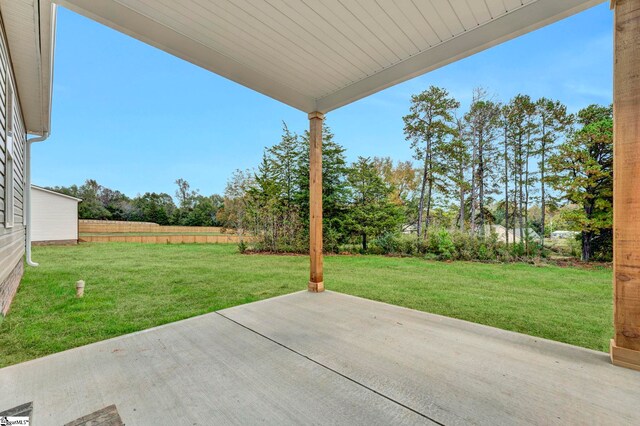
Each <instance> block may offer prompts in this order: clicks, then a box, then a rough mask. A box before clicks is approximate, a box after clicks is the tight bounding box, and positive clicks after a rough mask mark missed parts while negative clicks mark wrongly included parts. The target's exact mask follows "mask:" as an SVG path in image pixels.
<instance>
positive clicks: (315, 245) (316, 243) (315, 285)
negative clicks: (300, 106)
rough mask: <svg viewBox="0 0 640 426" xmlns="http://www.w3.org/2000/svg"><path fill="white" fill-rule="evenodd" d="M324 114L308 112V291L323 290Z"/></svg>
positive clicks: (316, 291)
mask: <svg viewBox="0 0 640 426" xmlns="http://www.w3.org/2000/svg"><path fill="white" fill-rule="evenodd" d="M323 120H324V114H322V113H319V112H312V113H310V114H309V256H310V257H311V271H310V276H309V287H308V288H309V291H312V292H314V293H318V292H321V291H324V281H323V276H322V121H323Z"/></svg>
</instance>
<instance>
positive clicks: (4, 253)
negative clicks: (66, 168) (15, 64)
mask: <svg viewBox="0 0 640 426" xmlns="http://www.w3.org/2000/svg"><path fill="white" fill-rule="evenodd" d="M8 64H9V55H8V52H7V42H6V37H5V33H4V25H3V24H2V21H1V19H0V283H2V282H3V281H4V280H5V279H6V278H7V276H8V275H9V273H10V272H11V271H12V270H13V268H14V267H15V266H16V264H17V263H18V262H19V261H20V259H22V257H23V256H24V248H25V227H24V225H23V222H24V221H23V214H24V203H23V200H24V189H25V185H24V182H25V176H24V160H25V157H24V154H25V145H26V133H25V126H24V120H23V117H22V112H21V110H20V102H19V101H18V98H17V96H15V95H14V103H13V108H12V109H13V111H7V107H8V100H7V93H8V90H7V84H9V78H8V76H7V70H8ZM10 72H11V71H10ZM13 81H15V80H14V79H11V84H13ZM13 93H14V94H15V93H17V91H16V88H15V86H14V87H13ZM8 114H12V115H13V133H14V137H13V165H14V169H13V178H14V199H13V200H5V185H6V182H5V179H6V175H7V173H6V151H7V146H6V145H7V116H8ZM8 202H13V205H14V220H13V227H12V228H6V227H5V211H6V206H7V203H8Z"/></svg>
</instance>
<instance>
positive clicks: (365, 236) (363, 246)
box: [362, 233, 367, 252]
mask: <svg viewBox="0 0 640 426" xmlns="http://www.w3.org/2000/svg"><path fill="white" fill-rule="evenodd" d="M362 250H363V251H364V252H366V251H367V234H364V233H363V234H362Z"/></svg>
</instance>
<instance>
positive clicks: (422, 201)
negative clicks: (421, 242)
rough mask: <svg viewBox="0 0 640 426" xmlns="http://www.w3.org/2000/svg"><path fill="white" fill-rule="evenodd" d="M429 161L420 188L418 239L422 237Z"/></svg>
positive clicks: (425, 166) (425, 165)
mask: <svg viewBox="0 0 640 426" xmlns="http://www.w3.org/2000/svg"><path fill="white" fill-rule="evenodd" d="M427 167H428V165H427V159H426V158H425V160H424V172H423V173H422V186H421V188H420V201H419V202H418V239H420V237H421V236H422V214H423V211H424V194H425V191H426V188H427Z"/></svg>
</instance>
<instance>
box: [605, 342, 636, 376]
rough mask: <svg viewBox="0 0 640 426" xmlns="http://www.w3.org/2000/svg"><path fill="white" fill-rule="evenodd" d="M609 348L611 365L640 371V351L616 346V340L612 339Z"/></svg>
mask: <svg viewBox="0 0 640 426" xmlns="http://www.w3.org/2000/svg"><path fill="white" fill-rule="evenodd" d="M609 348H610V349H609V353H610V355H611V363H612V364H613V365H617V366H618V367H625V368H631V369H633V370H638V371H640V351H634V350H633V349H627V348H622V347H620V346H616V342H615V340H614V339H611V345H610V346H609Z"/></svg>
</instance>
